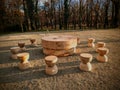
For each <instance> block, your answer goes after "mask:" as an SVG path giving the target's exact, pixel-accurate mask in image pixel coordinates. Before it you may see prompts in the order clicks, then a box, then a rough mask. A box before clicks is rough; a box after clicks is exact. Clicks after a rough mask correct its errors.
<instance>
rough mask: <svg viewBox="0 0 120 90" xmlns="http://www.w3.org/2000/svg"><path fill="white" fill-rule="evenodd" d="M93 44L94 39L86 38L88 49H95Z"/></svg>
mask: <svg viewBox="0 0 120 90" xmlns="http://www.w3.org/2000/svg"><path fill="white" fill-rule="evenodd" d="M94 42H95V39H94V38H88V47H92V48H94V47H95V44H94Z"/></svg>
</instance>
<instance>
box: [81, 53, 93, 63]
mask: <svg viewBox="0 0 120 90" xmlns="http://www.w3.org/2000/svg"><path fill="white" fill-rule="evenodd" d="M80 58H81V61H82V62H83V63H85V64H86V63H88V62H91V61H92V55H91V54H88V53H82V54H80Z"/></svg>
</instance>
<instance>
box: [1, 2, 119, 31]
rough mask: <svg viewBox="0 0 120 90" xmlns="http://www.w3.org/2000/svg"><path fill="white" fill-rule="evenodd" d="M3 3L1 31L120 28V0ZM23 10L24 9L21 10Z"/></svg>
mask: <svg viewBox="0 0 120 90" xmlns="http://www.w3.org/2000/svg"><path fill="white" fill-rule="evenodd" d="M39 2H40V0H0V32H14V31H19V32H25V31H42V30H63V29H64V30H75V29H77V30H83V29H99V28H116V27H119V26H120V0H49V1H48V2H44V3H43V5H42V6H40V4H39ZM21 7H22V9H23V10H22V9H21Z"/></svg>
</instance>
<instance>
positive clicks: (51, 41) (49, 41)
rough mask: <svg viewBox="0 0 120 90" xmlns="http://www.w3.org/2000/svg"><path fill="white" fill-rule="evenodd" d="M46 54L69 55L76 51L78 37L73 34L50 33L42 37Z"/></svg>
mask: <svg viewBox="0 0 120 90" xmlns="http://www.w3.org/2000/svg"><path fill="white" fill-rule="evenodd" d="M41 43H42V47H43V53H44V54H46V55H55V56H68V55H71V54H73V53H75V52H76V46H77V37H75V36H72V35H50V36H44V37H42V39H41Z"/></svg>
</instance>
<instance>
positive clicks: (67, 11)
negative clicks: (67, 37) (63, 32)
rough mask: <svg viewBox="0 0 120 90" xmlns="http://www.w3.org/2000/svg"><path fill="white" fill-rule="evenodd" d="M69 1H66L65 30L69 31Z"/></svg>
mask: <svg viewBox="0 0 120 90" xmlns="http://www.w3.org/2000/svg"><path fill="white" fill-rule="evenodd" d="M68 6H69V5H68V0H64V29H68V18H69V8H68Z"/></svg>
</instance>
